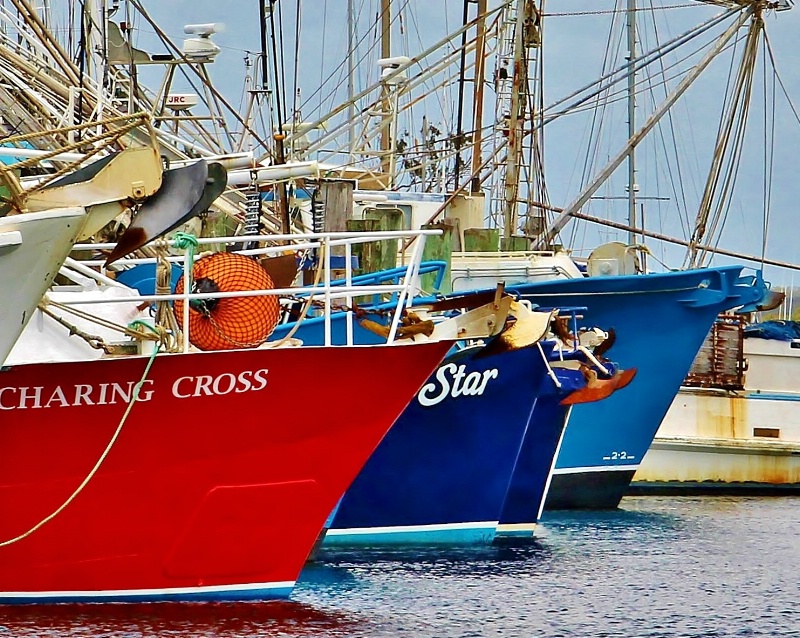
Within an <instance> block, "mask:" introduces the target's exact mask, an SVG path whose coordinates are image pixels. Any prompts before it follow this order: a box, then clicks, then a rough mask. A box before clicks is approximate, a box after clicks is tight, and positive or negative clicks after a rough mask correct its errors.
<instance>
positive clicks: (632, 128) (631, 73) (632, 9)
mask: <svg viewBox="0 0 800 638" xmlns="http://www.w3.org/2000/svg"><path fill="white" fill-rule="evenodd" d="M627 33H628V139H632V138H633V136H634V135H635V134H636V64H635V62H636V0H628V11H627ZM637 190H638V186H637V185H636V145H635V144H631V146H630V147H629V148H628V226H630V227H631V228H635V227H636V192H637ZM635 243H636V234H635V233H634V232H633V231H630V232H628V244H635Z"/></svg>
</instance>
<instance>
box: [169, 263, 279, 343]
mask: <svg viewBox="0 0 800 638" xmlns="http://www.w3.org/2000/svg"><path fill="white" fill-rule="evenodd" d="M192 282H193V285H192V292H194V293H203V292H239V291H243V290H270V289H272V288H274V287H275V286H274V284H273V283H272V278H271V277H270V276H269V275H268V274H267V272H266V271H265V270H264V269H263V268H262V267H261V266H260V265H259V264H258V263H257V262H256V261H254V260H253V259H251V258H250V257H245V256H243V255H236V254H233V253H214V254H213V255H208V256H206V257H202V258H200V259H198V260H197V261H196V262H195V264H194V268H193V269H192ZM182 292H183V277H181V278H180V279H179V280H178V283H177V285H176V286H175V293H176V294H181V293H182ZM173 312H174V313H175V317H176V319H177V320H178V324H179V325H183V301H175V303H174V305H173ZM279 316H280V302H279V301H278V298H277V297H276V296H274V295H264V296H259V297H228V298H225V299H213V298H212V299H198V300H193V301H190V302H189V342H190V343H191V344H192V345H194V346H196V347H197V348H200V350H230V349H232V348H255V347H257V346H259V345H261V344H262V343H264V342H265V341H266V340H267V338H268V337H269V335H270V334H272V331H273V330H274V329H275V326H276V325H277V323H278V318H279Z"/></svg>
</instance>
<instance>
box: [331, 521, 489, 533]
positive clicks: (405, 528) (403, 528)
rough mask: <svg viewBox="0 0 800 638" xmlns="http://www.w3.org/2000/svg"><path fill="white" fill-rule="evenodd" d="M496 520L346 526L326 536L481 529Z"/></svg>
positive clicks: (332, 530)
mask: <svg viewBox="0 0 800 638" xmlns="http://www.w3.org/2000/svg"><path fill="white" fill-rule="evenodd" d="M497 523H498V521H479V522H472V523H446V524H444V525H393V526H390V527H346V528H341V529H328V530H327V532H325V535H326V536H343V535H351V534H386V533H392V532H438V531H445V530H455V529H483V528H491V527H496V526H497Z"/></svg>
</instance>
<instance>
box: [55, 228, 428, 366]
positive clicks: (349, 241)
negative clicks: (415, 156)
mask: <svg viewBox="0 0 800 638" xmlns="http://www.w3.org/2000/svg"><path fill="white" fill-rule="evenodd" d="M441 232H442V231H441V230H408V231H376V232H369V233H363V232H360V233H359V232H330V233H308V234H302V235H269V236H265V235H252V236H250V235H239V236H235V237H204V238H196V239H194V241H193V244H196V245H197V247H201V246H207V245H217V246H219V245H231V244H233V245H237V244H238V245H246V244H247V242H267V241H268V242H271V243H272V244H273V245H270V246H264V247H262V248H255V249H248V250H235V251H232V252H235V253H238V254H243V255H251V256H265V257H266V256H276V255H283V254H286V252H287V251H292V252H295V253H298V252H303V251H313V250H316V251H319V252H320V254H321V256H322V259H321V260H320V261H321V265H322V272H321V273H318V275H317V277H318V280H317V282H316V284H315V285H308V286H297V287H291V288H273V289H270V290H243V291H228V292H208V293H205V292H204V293H193V292H191V291H192V288H193V286H192V263H190V260H189V259H186V258H185V256H186V254H188V253H189V250H188V249H187V250H185V253H184V255H183V256H180V255H177V256H176V255H171V256H169V257H167V259H168V261H169V262H170V263H178V264H180V263H182V264H183V277H184V286H183V292H182V293H180V294H174V293H173V294H168V295H163V294H161V295H159V294H152V295H147V294H145V295H139V296H138V297H136V299H137V301H140V302H155V301H183V302H184V303H183V317H182V322H181V324H182V330H183V333H184V335H186V338H185V339H184V344H183V348H184V352H188V350H189V340H188V335H189V305H190V304H189V302H191V301H193V300H209V299H225V298H231V297H255V296H278V297H281V296H283V297H287V296H292V297H297V296H303V297H305V298H306V299H307V300H310V299H313V298H315V297H322V298H323V299H324V302H325V304H324V324H325V345H326V346H329V345H332V331H331V313H332V306H333V301H334V300H337V301H338V300H344V305H345V307H347V308H350V307H351V306H352V303H353V299H354V298H355V297H362V296H367V295H393V296H394V295H396V299H397V301H396V309H395V311H394V313H392V320H391V324H390V326H389V335H388V337H387V341H386V343H387V344H391V343H393V342H394V340H395V337H396V335H397V329H398V327H399V325H400V321H401V318H402V316H403V312H404V310H405V309H406V308H407V307H408V306H410V305H411V301H412V299H413V297H414V295H415V292H416V290H418V289H419V286H418V280H419V274H420V264H421V261H422V252H423V248H424V245H425V238H426V237H428V236H430V235H438V234H441ZM405 238H414V239H419V241H415V242H414V245H413V248H412V250H411V252H410V254H409V256H408V263H407V264H406V265H405V266H403V267H401V268H398V269H397V273H396V276H395V277H394V280H395V281H396V282H397V283H391V284H376V283H364V282H371V281H372V280H371V279H370V278H369V277H366V278H365V279H364V280H361V281H360V280H359V279H358V277H354V275H353V268H352V249H353V246H355V245H358V244H364V243H370V242H375V241H384V240H390V239H405ZM285 242H290V243H285ZM167 245H168V246H170V247H173V248H174V247H176V246H178V243H177V242H176V241H175V240H170V241H168V242H167ZM113 247H114V244H76V245H75V246H74V247H73V251H98V250H111V249H112V248H113ZM337 247H343V248H344V252H345V264H344V268H339V267H337V268H336V270H337V271H341V270H344V272H345V276H344V278H343V280H339V281H337V280H333V279H332V277H331V270H332V269H331V253H332V249H333V248H337ZM200 256H202V255H194V256H193V259H194V260H196V259H199V257H200ZM157 262H158V258H156V257H151V258H132V259H120V260H118V261H116V262H115V263H114V268H115V270H118V269H120V268H123V267H124V266H126V265H131V266H132V265H138V264H156V263H157ZM103 264H104V261H103V260H96V259H94V260H93V259H89V260H77V259H69V260H68V261H67V262H66V264H65V267H64V268H63V269H62V271H63V272H67V273H68V272H69V271H70V270H74V271H75V272H77V273H78V274H80V275H83V276H86V277H91V278H93V279H95V280H96V281H98V282H100V283H103V284H105V285H116V286H122V284H120V283H119V282H116V281H114V280H113V279H112V278H110V277H107V276H105V275H103V274H102V273H101V272H98V271H96V270H94V268H102V267H103ZM401 272H402V273H403V274H402V276H401V275H400V273H401ZM130 301H131V299H130V298H109V299H104V300H103V303H126V302H127V303H130ZM95 303H98V302H97V300H96V299H85V300H83V299H74V300H70V301H69V302H66V303H65V305H76V306H78V305H84V304H95ZM347 314H348V316H347V345H353V343H354V342H353V317H352V313H347Z"/></svg>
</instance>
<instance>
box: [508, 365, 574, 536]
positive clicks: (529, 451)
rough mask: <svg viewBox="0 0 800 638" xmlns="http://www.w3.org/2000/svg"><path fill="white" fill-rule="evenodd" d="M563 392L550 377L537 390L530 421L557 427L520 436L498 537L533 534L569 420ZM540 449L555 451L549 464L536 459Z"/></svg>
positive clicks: (568, 410) (541, 428) (560, 376)
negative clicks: (521, 438) (522, 437)
mask: <svg viewBox="0 0 800 638" xmlns="http://www.w3.org/2000/svg"><path fill="white" fill-rule="evenodd" d="M556 374H557V375H558V377H559V379H560V380H561V381H562V382H565V381H566V380H565V379H564V377H563V376H562V375H561V374H560V373H556ZM564 394H565V393H564V392H562V391H559V390H558V389H557V388H556V387H555V385H554V384H553V383H552V382H551V381H550V379H548V380H547V381H546V382H545V383H544V384H543V386H542V388H541V389H540V391H539V395H538V397H537V399H536V405H535V406H534V412H533V419H532V420H533V421H535V422H536V423H550V424H556V425H557V426H558V425H560V427H550V428H543V427H539V428H530V430H529V431H528V432H527V434H526V436H525V438H524V439H523V441H522V446H521V447H520V450H519V455H518V456H517V460H516V462H515V463H514V471H513V472H512V475H511V481H510V483H509V486H508V490H507V491H506V498H505V501H504V502H503V509H502V511H501V513H500V521H499V523H498V525H497V537H498V538H501V539H502V538H526V537H531V536H533V534H534V531H535V529H536V524H537V523H538V522H539V519H540V518H541V516H542V510H543V509H544V503H545V497H546V496H547V493H548V491H549V487H550V480H551V477H552V475H553V474H552V472H553V469H554V467H555V463H556V458H557V456H558V451H559V450H560V448H561V442H562V440H563V436H564V431H565V428H566V426H567V423H568V422H569V414H570V411H571V407H569V406H564V405H561V404H560V401H561V399H562V398H563V396H564ZM541 449H554V450H555V454H554V455H553V458H552V462H551V463H550V465H549V466H545V465H544V464H542V463H540V462H538V460H539V459H538V456H539V455H538V450H541Z"/></svg>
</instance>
